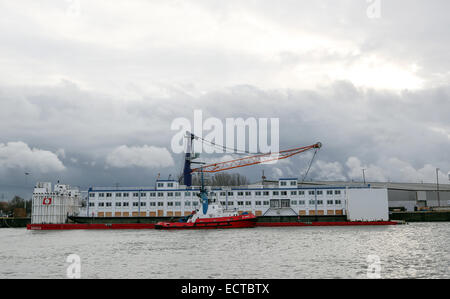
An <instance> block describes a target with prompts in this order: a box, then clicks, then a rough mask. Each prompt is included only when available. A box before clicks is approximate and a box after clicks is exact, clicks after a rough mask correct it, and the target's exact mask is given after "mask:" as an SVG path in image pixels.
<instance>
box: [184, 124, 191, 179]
mask: <svg viewBox="0 0 450 299" xmlns="http://www.w3.org/2000/svg"><path fill="white" fill-rule="evenodd" d="M186 139H187V140H186V141H187V142H186V154H185V158H184V170H183V180H184V184H185V185H186V186H188V187H190V186H192V169H191V161H192V158H193V156H192V149H193V146H192V141H193V140H194V134H192V133H190V132H188V131H186Z"/></svg>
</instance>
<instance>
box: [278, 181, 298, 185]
mask: <svg viewBox="0 0 450 299" xmlns="http://www.w3.org/2000/svg"><path fill="white" fill-rule="evenodd" d="M287 183H288V182H286V181H281V182H280V186H287ZM289 183H290V185H291V186H297V181H290V182H289Z"/></svg>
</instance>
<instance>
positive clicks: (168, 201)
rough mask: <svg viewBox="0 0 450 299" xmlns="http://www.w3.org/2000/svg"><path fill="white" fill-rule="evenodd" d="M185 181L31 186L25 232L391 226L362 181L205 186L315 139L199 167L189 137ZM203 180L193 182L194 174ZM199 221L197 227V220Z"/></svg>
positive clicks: (379, 200)
mask: <svg viewBox="0 0 450 299" xmlns="http://www.w3.org/2000/svg"><path fill="white" fill-rule="evenodd" d="M187 136H188V138H189V139H190V142H188V143H187V145H188V146H187V150H186V155H185V165H184V170H183V175H184V177H183V180H174V179H167V180H161V179H157V180H156V182H155V185H154V186H152V187H120V188H119V187H90V188H89V189H88V190H86V191H80V190H78V189H76V188H72V187H71V186H69V185H62V184H59V183H58V184H57V185H55V188H54V189H53V190H52V187H51V183H48V182H46V183H37V185H36V187H35V189H34V192H33V205H32V218H31V224H29V225H28V226H27V228H28V229H30V230H47V229H144V228H145V229H147V228H151V229H152V228H160V229H169V228H177V229H181V228H187V229H192V228H200V227H204V228H206V227H208V226H209V228H238V227H240V228H244V227H246V228H251V227H255V226H256V227H258V226H266V227H267V226H323V225H335V226H348V225H394V224H397V222H394V221H389V212H388V197H387V189H385V188H372V187H371V186H370V185H365V184H364V185H363V184H362V185H361V186H332V185H330V186H316V185H312V186H308V185H307V184H304V183H303V181H304V180H302V181H299V180H298V178H279V179H278V180H273V181H268V180H266V179H265V177H263V178H262V181H260V182H257V183H255V184H250V185H244V186H205V184H204V180H203V175H204V173H215V172H218V171H222V170H228V169H233V168H238V167H244V166H249V165H255V164H259V163H263V162H267V161H270V160H271V159H273V160H280V159H284V158H288V157H290V156H292V155H295V154H299V153H302V152H305V151H308V150H315V153H316V151H317V150H318V149H319V148H320V147H321V144H320V143H316V144H314V145H310V146H306V147H300V148H295V149H291V150H286V151H281V152H279V153H276V155H273V154H270V155H268V154H263V155H256V156H250V157H245V158H240V159H235V160H232V161H226V162H220V163H214V164H209V165H205V164H201V166H200V167H198V168H195V169H192V168H191V164H192V163H196V162H195V161H194V159H195V158H197V155H196V154H195V153H193V150H192V140H193V139H194V138H195V136H194V135H193V134H188V135H187ZM194 172H199V173H201V177H202V180H201V185H200V186H193V185H192V173H194ZM196 223H197V224H196Z"/></svg>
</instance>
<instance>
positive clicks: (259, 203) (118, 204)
mask: <svg viewBox="0 0 450 299" xmlns="http://www.w3.org/2000/svg"><path fill="white" fill-rule="evenodd" d="M244 203H245V205H246V206H251V205H252V202H251V201H245V202H244V201H237V202H236V204H237V205H238V206H243V205H244ZM333 203H334V204H336V205H340V204H341V203H342V202H341V200H334V201H333V200H327V205H332V204H333ZM129 204H130V203H129V202H116V203H115V206H116V207H128V206H129ZM140 204H141V207H145V206H147V203H146V202H144V201H141V202H140ZM198 204H199V203H198V202H196V201H194V202H192V206H197V205H198ZM220 204H221V205H222V206H226V205H227V202H225V201H221V202H220ZM184 205H185V206H191V202H190V201H186V202H184ZM255 205H256V206H269V205H270V202H269V201H268V200H265V201H258V200H257V201H255ZM291 205H305V201H304V200H298V201H297V200H292V201H291ZM309 205H315V201H314V200H310V201H309ZM317 205H323V200H317ZM89 206H90V207H94V206H95V203H93V202H90V203H89ZM98 206H99V207H105V206H106V207H111V206H112V203H111V202H99V203H98ZM138 206H139V202H133V207H138ZM149 206H150V207H156V206H158V207H163V206H164V202H162V201H160V202H149ZM167 206H168V207H172V206H176V207H180V206H181V202H180V201H175V202H173V201H169V202H167ZM228 206H234V202H233V201H229V202H228Z"/></svg>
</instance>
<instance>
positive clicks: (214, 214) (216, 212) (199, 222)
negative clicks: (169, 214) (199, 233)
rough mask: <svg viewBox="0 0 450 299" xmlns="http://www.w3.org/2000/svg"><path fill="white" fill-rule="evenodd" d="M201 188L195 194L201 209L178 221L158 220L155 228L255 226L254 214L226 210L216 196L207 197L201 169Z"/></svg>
mask: <svg viewBox="0 0 450 299" xmlns="http://www.w3.org/2000/svg"><path fill="white" fill-rule="evenodd" d="M201 178H202V180H201V182H202V184H201V188H200V193H199V194H198V195H197V196H198V197H199V200H200V201H201V205H202V209H201V210H198V209H197V210H195V211H193V212H192V214H191V215H189V216H187V217H184V218H181V219H180V220H179V221H178V222H164V221H163V222H158V223H156V224H155V228H156V229H213V228H250V227H255V226H256V216H255V215H253V214H252V213H248V212H244V213H242V214H240V215H239V213H238V212H236V211H227V210H225V209H224V208H223V207H222V206H221V205H219V204H218V201H217V198H215V197H212V198H210V197H208V191H207V190H206V188H205V186H204V181H203V171H201Z"/></svg>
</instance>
